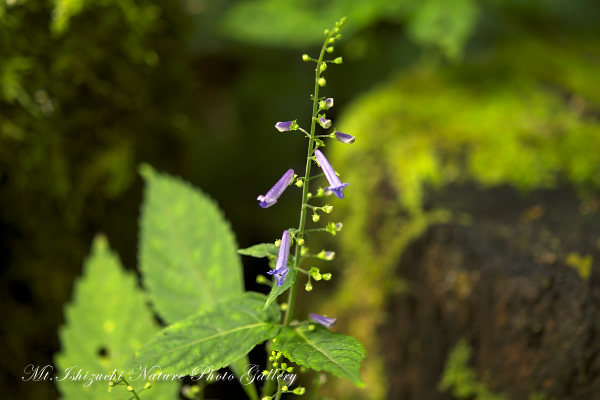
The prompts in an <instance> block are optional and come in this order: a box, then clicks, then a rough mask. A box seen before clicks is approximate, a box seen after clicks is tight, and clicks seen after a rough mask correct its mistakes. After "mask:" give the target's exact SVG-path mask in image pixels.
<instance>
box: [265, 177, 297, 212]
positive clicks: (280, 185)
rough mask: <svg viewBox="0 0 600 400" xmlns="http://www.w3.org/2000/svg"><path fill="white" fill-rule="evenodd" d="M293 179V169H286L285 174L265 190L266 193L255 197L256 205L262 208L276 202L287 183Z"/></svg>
mask: <svg viewBox="0 0 600 400" xmlns="http://www.w3.org/2000/svg"><path fill="white" fill-rule="evenodd" d="M292 179H294V170H293V169H288V170H287V172H286V173H285V174H283V176H282V177H281V179H279V180H278V181H277V183H276V184H275V185H274V186H273V187H272V188H271V190H269V191H268V192H267V194H265V195H264V196H263V195H260V196H258V197H257V198H256V200H258V205H259V206H261V207H262V208H269V207H271V206H272V205H273V204H275V203H277V199H278V198H279V196H281V194H282V193H283V192H284V191H285V189H287V187H288V186H289V184H290V183H291V182H292Z"/></svg>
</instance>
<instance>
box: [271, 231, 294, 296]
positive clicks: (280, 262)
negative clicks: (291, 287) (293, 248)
mask: <svg viewBox="0 0 600 400" xmlns="http://www.w3.org/2000/svg"><path fill="white" fill-rule="evenodd" d="M289 256H290V232H289V231H287V230H285V231H283V236H281V244H280V245H279V255H278V256H277V264H275V269H272V270H271V271H269V272H267V274H269V275H275V279H276V280H277V286H281V285H283V282H285V277H286V276H287V274H288V272H290V270H289V269H288V268H287V263H288V257H289Z"/></svg>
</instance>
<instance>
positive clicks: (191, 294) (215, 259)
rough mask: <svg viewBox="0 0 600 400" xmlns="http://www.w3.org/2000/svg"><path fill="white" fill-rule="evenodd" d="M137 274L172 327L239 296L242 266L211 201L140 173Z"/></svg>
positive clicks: (167, 179) (172, 181) (174, 181)
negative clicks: (142, 183) (141, 192)
mask: <svg viewBox="0 0 600 400" xmlns="http://www.w3.org/2000/svg"><path fill="white" fill-rule="evenodd" d="M141 173H142V175H143V176H144V179H145V181H146V189H145V194H144V203H143V205H142V215H141V235H140V236H141V238H140V250H139V258H140V269H141V270H142V272H143V276H144V285H145V286H146V287H147V289H148V292H149V295H150V299H151V300H152V303H153V305H154V307H155V309H156V311H157V312H158V314H159V315H160V316H161V317H162V318H163V319H164V320H165V321H167V322H175V321H178V320H181V319H183V318H186V317H188V316H190V315H194V314H196V313H197V312H198V311H199V310H200V309H201V308H202V307H203V306H208V305H211V304H214V303H216V302H217V301H219V300H221V299H222V298H223V294H224V293H227V294H232V295H235V294H237V293H242V292H243V278H242V265H241V262H240V258H239V256H238V255H237V254H236V249H237V245H236V243H235V238H234V235H233V233H232V232H231V229H230V227H229V224H228V223H227V221H226V220H225V218H224V217H223V215H222V212H221V211H220V210H219V208H218V207H217V205H216V204H215V202H214V201H213V200H212V199H210V198H209V197H208V196H206V195H205V194H203V193H202V192H201V191H200V190H198V189H196V188H194V187H192V186H191V185H189V184H188V183H186V182H184V181H182V180H180V179H178V178H174V177H171V176H168V175H165V174H160V173H157V172H155V171H154V170H152V168H151V167H150V166H148V165H144V166H143V167H142V168H141Z"/></svg>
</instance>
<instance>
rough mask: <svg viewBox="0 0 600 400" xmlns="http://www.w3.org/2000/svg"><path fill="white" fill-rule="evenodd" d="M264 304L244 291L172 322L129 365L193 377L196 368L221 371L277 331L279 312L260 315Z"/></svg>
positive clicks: (260, 297) (273, 310)
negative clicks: (205, 367) (220, 369)
mask: <svg viewBox="0 0 600 400" xmlns="http://www.w3.org/2000/svg"><path fill="white" fill-rule="evenodd" d="M265 300H266V296H265V295H263V294H259V293H252V292H248V293H245V294H244V295H241V296H238V297H234V298H229V299H228V300H224V301H222V302H220V303H217V304H215V305H213V306H212V307H209V308H207V309H205V310H204V311H202V312H201V313H199V314H198V315H194V316H192V317H190V318H188V319H186V320H183V321H179V322H176V323H174V324H173V325H170V326H168V327H167V328H165V329H164V330H162V331H161V332H159V333H158V334H157V335H156V336H155V337H154V338H153V339H152V340H151V341H150V342H149V343H148V344H146V345H145V346H144V347H142V348H141V349H140V350H139V351H138V352H136V355H135V358H134V360H133V361H132V362H131V363H130V366H131V367H133V366H138V365H139V366H141V367H142V368H144V367H148V368H151V367H152V366H153V365H159V366H160V367H161V370H162V371H163V372H164V373H168V374H181V375H195V374H196V373H197V371H196V372H194V368H196V367H198V366H212V367H214V368H215V369H217V368H222V367H225V366H227V365H229V364H231V363H233V362H234V361H236V360H238V359H239V358H241V357H242V356H244V355H246V354H248V352H250V350H252V348H254V346H256V345H257V344H258V343H261V342H264V341H265V340H268V339H272V338H273V337H275V335H277V333H278V332H279V329H280V328H279V322H280V318H281V315H280V311H279V308H278V307H276V306H272V307H269V308H268V309H266V310H263V304H264V303H265Z"/></svg>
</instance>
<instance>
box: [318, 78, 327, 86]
mask: <svg viewBox="0 0 600 400" xmlns="http://www.w3.org/2000/svg"><path fill="white" fill-rule="evenodd" d="M317 83H318V84H319V86H321V87H323V86H325V85H327V81H326V80H325V78H319V80H318V81H317Z"/></svg>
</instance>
